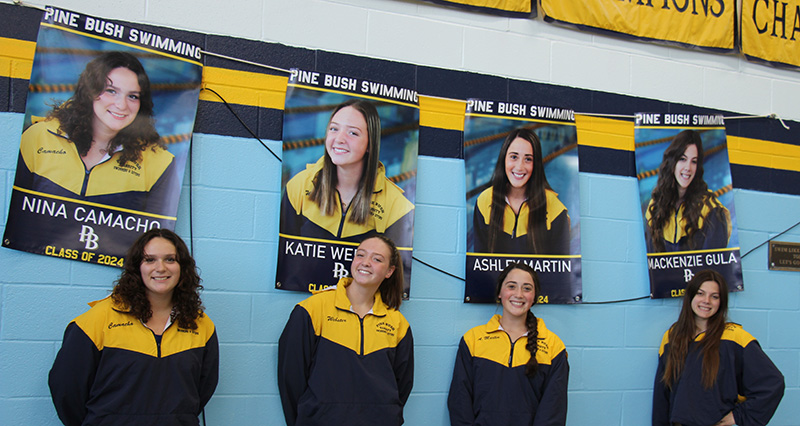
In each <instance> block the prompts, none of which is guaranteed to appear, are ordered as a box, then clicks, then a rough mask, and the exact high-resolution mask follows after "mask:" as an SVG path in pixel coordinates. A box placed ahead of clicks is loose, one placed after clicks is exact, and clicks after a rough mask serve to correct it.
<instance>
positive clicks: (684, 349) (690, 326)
mask: <svg viewBox="0 0 800 426" xmlns="http://www.w3.org/2000/svg"><path fill="white" fill-rule="evenodd" d="M706 281H713V282H715V283H717V285H718V286H719V309H718V310H717V312H716V313H715V314H714V315H713V316H712V317H711V318H709V319H708V327H707V328H706V331H705V336H704V337H703V340H701V341H700V343H699V344H698V345H697V347H696V348H695V349H694V350H699V351H700V352H701V354H702V356H703V378H702V380H703V387H705V388H706V389H710V388H711V387H712V386H714V382H715V381H716V380H717V372H718V371H719V345H720V341H721V339H722V332H723V331H725V324H726V319H727V317H728V284H727V283H726V282H725V278H724V277H723V276H722V275H721V274H720V273H719V272H717V271H714V270H711V269H705V270H702V271H700V272H698V273H697V274H696V275H695V276H694V278H692V280H691V281H689V284H688V285H687V286H686V293H684V296H683V305H682V307H681V313H680V315H679V316H678V321H676V322H675V324H672V327H670V329H669V352H668V353H667V363H666V366H665V368H664V376H663V377H662V378H661V379H662V380H663V381H664V384H665V385H667V387H668V388H670V389H672V385H674V384H675V383H677V382H678V378H680V376H681V373H682V372H683V367H684V365H685V364H686V356H687V355H688V353H689V344H690V343H691V342H693V341H694V339H695V334H696V326H695V321H694V317H695V315H694V312H693V311H692V299H694V297H695V295H697V292H698V290H700V286H701V285H702V284H703V283H704V282H706Z"/></svg>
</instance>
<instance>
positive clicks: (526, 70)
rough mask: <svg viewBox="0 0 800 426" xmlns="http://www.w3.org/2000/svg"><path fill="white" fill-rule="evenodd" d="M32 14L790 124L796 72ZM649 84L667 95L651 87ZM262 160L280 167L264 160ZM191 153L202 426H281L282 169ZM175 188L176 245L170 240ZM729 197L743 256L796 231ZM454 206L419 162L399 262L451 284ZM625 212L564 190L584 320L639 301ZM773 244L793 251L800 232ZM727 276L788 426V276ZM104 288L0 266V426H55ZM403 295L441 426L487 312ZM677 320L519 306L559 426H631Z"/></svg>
mask: <svg viewBox="0 0 800 426" xmlns="http://www.w3.org/2000/svg"><path fill="white" fill-rule="evenodd" d="M2 1H4V2H7V1H5V0H2ZM47 3H49V4H55V5H58V6H60V7H64V8H69V9H74V10H77V11H80V12H84V13H87V14H92V15H95V16H101V17H109V18H117V19H122V20H128V21H134V22H141V23H147V24H154V25H162V26H170V27H175V28H181V29H187V30H193V31H200V32H207V33H214V34H223V35H229V36H234V37H244V38H249V39H254V40H265V41H272V42H281V43H285V44H289V45H294V46H302V47H308V48H319V49H325V50H329V51H336V52H345V53H350V54H355V55H361V56H369V57H377V58H386V59H391V60H396V61H401V62H407V63H414V64H421V65H429V66H436V67H443V68H450V69H457V70H465V71H472V72H481V73H486V74H494V75H499V76H504V77H511V78H517V79H526V80H532V81H537V82H545V83H552V84H560V85H568V86H576V87H581V88H587V89H594V90H602V91H607V92H613V93H621V94H629V95H635V96H643V97H649V98H653V99H661V100H666V101H675V102H684V103H690V104H695V105H700V106H705V107H710V108H720V109H725V110H732V111H739V112H742V113H753V114H763V113H766V112H777V113H778V114H779V115H781V116H783V117H785V118H791V119H794V120H800V110H798V109H797V99H798V97H799V96H800V77H798V74H797V73H796V72H794V71H786V70H775V69H771V68H767V67H763V66H761V65H756V64H752V63H748V62H746V61H744V60H743V59H741V58H740V57H736V56H729V55H714V54H710V53H707V52H698V51H692V50H683V49H676V48H670V47H664V46H656V45H649V44H643V43H636V42H632V41H629V40H621V39H614V38H604V37H600V36H593V35H590V34H587V33H584V32H580V31H573V30H569V29H563V28H559V27H557V26H554V25H549V24H546V23H544V22H542V21H541V18H539V19H537V20H525V19H522V20H519V19H516V20H515V19H507V18H498V17H492V16H486V15H481V14H474V13H468V12H463V11H458V10H453V9H450V8H443V7H439V6H433V5H430V4H428V3H421V2H417V1H413V0H294V1H292V2H286V1H283V0H242V1H239V2H236V6H235V7H231V4H230V3H229V2H219V1H217V0H172V1H162V0H127V1H125V2H119V1H112V2H94V1H89V0H53V1H48V2H47ZM37 4H44V3H37ZM343 23H346V25H345V24H343ZM334 30H335V32H334ZM397 34H404V36H403V37H398V36H397ZM421 45H425V46H426V48H425V49H420V48H419V46H421ZM497 46H504V49H497ZM507 52H526V54H525V55H510V54H508V53H507ZM655 75H668V76H671V77H673V78H674V82H676V83H675V84H653V81H652V78H653V76H655ZM660 81H661V82H662V83H663V81H664V80H663V79H662V80H660ZM677 82H680V84H677ZM731 88H735V90H731ZM21 126H22V117H21V115H20V114H12V113H0V138H1V139H0V140H2V142H0V179H2V185H0V202H2V209H0V226H3V225H4V224H5V218H6V214H7V210H8V207H7V206H8V201H9V193H10V191H11V186H12V183H13V177H14V169H15V167H16V158H17V152H18V146H19V145H18V141H19V135H20V131H21ZM267 143H268V145H269V146H270V147H271V148H272V149H274V150H276V151H277V150H279V149H280V144H279V143H278V142H276V141H272V142H267ZM193 144H194V148H193V149H194V170H193V185H192V190H193V204H194V205H193V214H192V218H193V221H194V224H193V225H194V226H193V228H194V250H195V256H196V258H197V261H198V265H199V266H200V268H201V270H202V276H203V278H204V284H205V286H206V290H205V292H204V294H203V300H204V302H205V305H206V307H207V309H208V313H209V315H210V317H211V318H212V319H213V320H214V321H215V323H216V324H217V327H218V330H219V336H220V343H221V356H222V364H221V380H220V384H219V387H218V388H217V393H216V394H215V396H214V398H213V399H212V400H211V402H210V403H209V405H208V407H207V420H208V423H209V424H210V425H215V426H216V425H234V424H235V425H251V424H261V425H281V424H283V421H282V414H281V411H280V403H279V398H278V396H277V386H276V384H275V379H274V376H275V375H274V371H275V369H276V356H277V347H276V342H277V339H278V336H279V334H280V332H281V329H282V328H283V325H284V324H285V321H286V318H287V317H288V314H289V312H290V310H291V309H292V307H293V305H294V304H295V303H297V302H298V301H300V300H302V298H303V297H304V295H301V294H294V293H288V292H284V291H277V290H275V289H274V288H273V285H272V282H273V280H274V274H275V258H276V250H277V242H276V235H277V223H278V218H277V214H278V204H279V176H280V165H279V163H278V162H277V161H276V160H275V159H274V158H273V157H272V156H271V155H270V154H269V153H267V152H266V151H265V150H264V149H263V148H262V147H261V146H260V144H258V142H257V141H254V140H250V139H241V138H230V137H221V136H215V135H195V137H194V140H193ZM187 188H188V183H187V185H185V186H184V192H183V194H182V200H181V207H180V211H179V216H178V227H177V231H178V232H179V233H180V234H181V235H182V236H183V237H185V238H188V236H189V227H188V219H189V206H188V191H187ZM734 191H735V200H736V208H737V214H738V219H739V237H740V240H741V246H742V248H743V252H745V251H747V250H749V249H750V248H752V247H755V246H756V245H758V244H760V243H761V242H763V241H764V240H765V239H767V238H769V237H771V236H774V235H776V234H777V233H779V232H781V231H783V230H784V229H786V228H788V227H789V226H791V225H793V224H794V223H795V222H797V220H798V214H797V212H798V211H800V198H799V197H793V196H785V195H779V194H770V193H759V192H753V191H744V190H734ZM463 193H464V180H463V163H462V162H461V161H458V160H450V159H441V158H432V157H422V158H420V160H419V173H418V192H417V214H416V221H417V222H416V227H415V228H416V235H415V237H416V238H415V243H414V248H415V251H414V256H415V257H417V258H419V259H420V260H423V261H425V262H427V263H430V264H432V265H435V266H436V267H438V268H441V269H443V270H446V271H448V272H450V273H453V274H455V275H458V276H463V273H464V272H463V271H464V251H465V242H464V233H465V229H466V225H465V223H464V222H465V218H466V207H465V201H464V199H463V196H462V195H461V194H463ZM637 197H638V195H637V189H636V182H635V180H634V179H633V178H622V177H615V176H608V175H595V174H582V175H581V219H582V249H583V283H584V297H585V300H586V301H587V302H594V301H605V300H616V299H628V298H635V297H639V296H644V295H646V294H648V292H649V291H648V284H647V282H648V281H647V274H646V267H645V263H644V254H643V253H644V241H643V237H642V232H641V227H642V224H641V218H640V216H639V213H638V211H639V210H638V198H637ZM780 239H781V240H783V241H794V242H800V229H795V230H793V231H791V232H789V233H788V234H786V235H784V236H782V237H781V238H780ZM743 267H744V268H743V269H744V279H745V286H746V291H744V292H743V293H738V294H735V295H733V296H732V302H731V308H732V309H731V312H730V314H731V318H732V320H734V321H737V322H740V323H742V324H743V325H744V326H745V328H746V329H747V330H748V331H750V332H751V333H752V334H754V335H755V336H756V337H757V338H758V339H759V341H760V342H761V344H762V346H763V347H764V348H765V350H766V351H767V353H768V354H769V355H770V357H771V358H772V359H773V361H774V362H775V363H776V364H777V365H778V367H779V368H780V369H781V371H782V372H783V373H784V375H785V377H786V384H787V391H786V396H785V397H784V402H783V403H782V404H781V406H780V407H779V409H778V413H777V414H776V416H775V418H774V419H773V421H772V422H771V423H770V424H771V425H773V426H777V425H798V424H800V421H798V419H800V404H797V401H800V327H798V326H797V324H799V323H800V274H798V273H792V272H775V271H768V269H767V251H766V248H765V247H762V248H759V249H757V250H755V251H754V252H753V253H752V254H750V255H749V256H747V257H746V258H745V259H744V260H743ZM116 274H117V271H116V270H115V269H112V268H108V267H102V266H97V265H87V264H82V263H79V262H71V261H66V260H61V259H54V258H48V257H45V256H37V255H32V254H28V253H22V252H17V251H13V250H8V249H4V248H0V424H1V425H25V426H28V425H55V424H58V421H57V419H56V417H55V412H54V410H53V408H52V404H51V403H50V399H49V394H48V390H47V385H46V377H47V371H48V370H49V368H50V365H51V363H52V360H53V358H54V357H55V353H56V351H57V350H58V348H59V346H60V341H61V336H62V333H63V330H64V327H65V326H66V324H67V323H68V322H69V321H70V320H71V319H72V318H74V317H75V316H77V315H79V314H80V313H82V312H83V311H85V309H86V308H87V306H86V305H85V303H86V302H88V301H90V300H95V299H99V298H102V297H104V296H106V295H107V294H108V291H109V290H110V288H111V284H112V281H113V280H114V279H115V277H116ZM411 280H412V291H411V300H409V301H408V302H407V303H405V304H404V305H403V306H402V308H401V310H402V312H403V313H404V314H405V315H406V317H407V318H408V320H409V322H410V323H411V325H412V327H413V330H414V335H415V341H416V347H415V353H416V357H417V370H416V382H415V386H414V392H413V393H412V396H411V398H410V400H409V403H408V406H407V408H406V419H407V424H408V425H411V426H417V425H433V426H438V425H442V426H444V425H447V424H448V422H447V414H446V408H445V401H446V392H447V388H448V386H449V381H450V374H451V369H452V365H453V358H454V356H455V352H456V345H457V343H458V339H459V338H460V336H461V334H462V333H463V332H465V331H466V330H467V329H469V328H471V327H473V326H475V325H477V324H480V323H483V322H485V321H486V320H487V318H488V317H489V316H490V315H492V314H493V313H494V312H495V308H494V307H493V306H475V305H465V304H463V303H461V300H462V297H463V282H461V281H459V280H457V279H454V278H451V277H448V276H446V275H444V274H441V273H439V272H437V271H435V270H432V269H430V268H428V267H427V266H424V265H422V264H420V263H418V262H415V263H414V265H413V274H412V277H411ZM677 311H678V301H677V300H656V301H653V300H639V301H634V302H626V303H617V304H605V305H588V304H584V305H580V306H537V307H536V312H537V315H539V316H540V317H542V318H543V319H544V320H545V321H546V322H547V324H548V327H549V328H550V329H551V330H553V331H555V332H556V333H557V334H558V335H559V336H560V337H561V338H562V340H563V341H564V342H565V344H566V345H567V348H568V351H569V359H570V364H571V377H570V384H569V385H570V395H569V397H570V403H569V407H570V408H569V415H568V424H569V425H571V426H584V425H603V426H606V425H608V426H640V425H646V424H648V419H649V415H650V398H651V390H650V389H651V381H652V377H653V374H654V369H655V364H656V351H657V345H658V343H659V341H660V338H661V334H662V333H663V331H664V330H665V329H666V328H667V327H668V326H669V324H670V323H671V322H672V321H674V320H675V318H676V317H677Z"/></svg>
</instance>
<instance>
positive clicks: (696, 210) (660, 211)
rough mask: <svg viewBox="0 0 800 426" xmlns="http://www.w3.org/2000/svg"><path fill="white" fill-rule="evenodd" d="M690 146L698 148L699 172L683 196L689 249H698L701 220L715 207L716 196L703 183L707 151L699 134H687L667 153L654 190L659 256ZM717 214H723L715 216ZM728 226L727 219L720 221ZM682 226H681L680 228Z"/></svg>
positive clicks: (653, 213) (654, 225)
mask: <svg viewBox="0 0 800 426" xmlns="http://www.w3.org/2000/svg"><path fill="white" fill-rule="evenodd" d="M689 145H694V146H696V147H697V169H696V171H695V174H694V178H693V179H692V182H691V183H690V184H689V186H688V187H687V188H686V193H685V194H684V196H683V206H684V207H683V218H684V220H685V221H686V227H685V230H686V235H687V236H688V242H689V248H690V249H694V248H695V247H694V246H695V240H694V238H693V236H694V234H695V233H696V232H702V230H701V229H700V225H699V223H700V216H701V215H702V213H703V206H704V205H709V206H711V205H712V200H713V198H714V197H713V196H710V195H709V192H708V185H707V184H706V181H705V180H704V179H703V172H704V170H703V161H704V158H705V153H704V151H703V141H702V139H700V133H698V132H697V131H695V130H684V131H682V132H680V133H678V134H677V135H675V137H674V138H673V139H672V142H670V144H669V146H668V147H667V149H666V150H664V156H663V158H662V160H661V165H660V166H659V167H658V181H656V186H655V187H654V188H653V195H652V200H653V202H652V204H651V205H650V210H649V212H650V221H649V223H648V225H649V227H650V240H651V243H652V247H653V249H654V250H655V251H656V252H662V251H664V250H665V248H664V226H666V224H667V223H669V221H670V219H671V218H672V216H674V214H675V209H676V207H675V206H676V205H677V204H678V199H679V196H678V182H677V181H676V180H675V166H676V164H678V160H680V158H681V156H683V153H684V152H685V151H686V148H687V147H688V146H689ZM714 214H720V213H719V212H715V213H714ZM720 219H721V220H722V221H723V222H725V219H724V218H722V217H720ZM678 225H679V226H680V224H678Z"/></svg>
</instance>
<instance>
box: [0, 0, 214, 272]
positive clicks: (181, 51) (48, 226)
mask: <svg viewBox="0 0 800 426" xmlns="http://www.w3.org/2000/svg"><path fill="white" fill-rule="evenodd" d="M151 31H152V30H148V31H144V30H141V29H138V28H136V27H133V26H131V25H130V24H128V23H124V22H118V21H108V20H104V19H101V18H94V17H91V16H86V15H82V14H79V13H76V12H71V11H66V10H61V9H56V8H47V11H46V12H45V13H44V18H43V21H42V22H41V25H40V27H39V34H38V38H37V42H36V51H35V55H34V60H33V68H32V71H31V78H30V84H29V91H28V97H27V103H26V107H25V116H24V119H23V128H22V138H21V142H20V145H19V146H20V151H19V157H18V162H17V170H16V175H15V179H14V188H13V191H12V194H11V202H10V208H9V215H8V219H7V224H6V229H5V235H4V238H3V246H5V247H9V248H13V249H17V250H23V251H28V252H32V253H38V254H43V255H47V256H55V257H61V258H66V259H72V260H79V261H84V262H90V263H100V264H106V265H111V266H122V265H123V263H124V256H125V251H126V249H127V248H128V247H129V246H130V245H131V243H132V242H133V241H135V240H136V238H137V237H138V236H139V235H141V234H142V233H144V232H145V231H147V230H149V229H152V228H167V229H174V227H175V220H176V216H177V211H178V200H179V199H180V193H181V185H182V181H183V174H184V168H185V165H186V159H187V155H188V152H189V145H190V141H191V136H192V130H193V128H194V120H195V114H196V112H197V103H198V94H199V92H200V83H201V79H202V64H201V62H200V49H199V47H197V46H194V45H191V44H189V43H186V42H184V41H180V40H175V39H171V38H168V37H166V36H165V35H163V34H162V35H160V34H155V33H152V32H151Z"/></svg>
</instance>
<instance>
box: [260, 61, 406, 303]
mask: <svg viewBox="0 0 800 426" xmlns="http://www.w3.org/2000/svg"><path fill="white" fill-rule="evenodd" d="M418 145H419V107H418V97H417V92H416V91H414V90H410V89H406V88H402V87H396V86H392V85H388V84H385V83H378V82H373V81H367V80H360V79H356V78H350V77H343V76H338V75H333V74H325V73H320V72H313V71H303V70H297V69H294V70H292V73H291V75H290V77H289V85H288V90H287V93H286V108H285V111H284V119H283V163H282V167H283V176H282V179H281V181H282V183H283V194H282V198H281V220H280V236H279V247H278V268H277V278H276V284H275V287H276V288H280V289H284V290H298V291H316V290H322V289H324V288H326V287H328V286H331V285H335V284H336V283H337V282H338V281H339V279H340V278H343V277H347V276H349V274H350V263H351V261H352V259H353V254H354V252H355V249H356V247H357V246H358V244H359V242H361V241H362V240H363V239H365V238H367V237H369V236H372V235H375V234H383V235H385V236H387V237H389V238H390V239H392V241H394V243H395V244H396V245H397V248H398V249H399V250H400V256H401V258H402V260H403V272H404V278H405V292H404V297H406V298H407V297H408V294H409V288H410V286H409V283H410V278H411V241H412V238H413V227H414V200H415V194H416V175H417V148H418Z"/></svg>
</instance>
